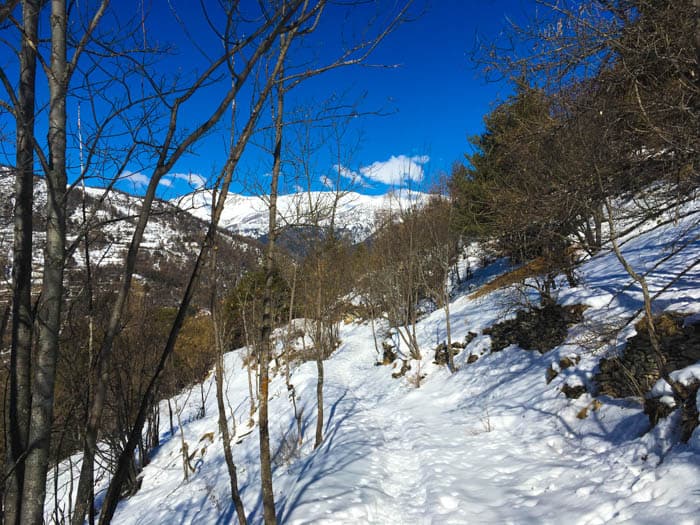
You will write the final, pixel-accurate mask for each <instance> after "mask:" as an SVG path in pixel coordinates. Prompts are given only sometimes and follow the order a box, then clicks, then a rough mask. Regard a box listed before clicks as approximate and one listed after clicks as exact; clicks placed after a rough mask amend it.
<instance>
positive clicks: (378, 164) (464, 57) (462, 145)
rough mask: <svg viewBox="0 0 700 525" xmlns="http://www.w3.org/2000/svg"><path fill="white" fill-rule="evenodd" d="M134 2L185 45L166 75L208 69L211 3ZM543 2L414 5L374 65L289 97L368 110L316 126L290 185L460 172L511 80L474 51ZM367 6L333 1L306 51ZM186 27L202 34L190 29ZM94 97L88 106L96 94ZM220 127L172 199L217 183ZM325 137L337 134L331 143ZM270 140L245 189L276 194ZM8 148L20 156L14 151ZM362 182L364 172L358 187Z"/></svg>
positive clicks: (143, 165)
mask: <svg viewBox="0 0 700 525" xmlns="http://www.w3.org/2000/svg"><path fill="white" fill-rule="evenodd" d="M205 3H206V2H205ZM340 3H341V4H342V2H340ZM345 4H347V2H345ZM378 4H379V5H380V6H381V9H382V12H386V13H389V12H391V10H392V9H395V5H396V2H395V1H394V0H379V1H378ZM83 5H85V4H83ZM88 5H89V2H88ZM120 5H122V4H120ZM124 5H125V4H124ZM134 5H135V6H136V15H137V16H138V14H139V13H138V11H139V10H140V9H141V8H143V12H144V13H145V14H146V15H147V17H146V21H147V24H146V26H145V29H146V38H147V41H148V44H149V45H153V44H165V43H169V44H171V45H172V46H173V53H172V54H171V56H169V57H166V58H163V59H159V61H158V62H157V68H159V73H160V74H163V75H164V76H171V75H175V74H178V73H180V72H183V73H185V74H186V73H187V72H189V71H192V70H194V69H197V68H198V67H199V68H200V69H201V66H199V65H198V64H201V63H203V62H202V61H201V57H202V55H203V54H205V55H210V56H215V55H216V54H217V52H218V51H220V44H219V43H218V41H217V39H216V38H215V37H214V36H213V35H212V34H211V31H209V28H208V26H207V23H206V21H205V20H204V18H203V17H202V16H201V13H200V8H199V2H193V1H190V0H144V1H140V0H139V1H136V2H134ZM120 9H121V8H120ZM532 9H533V2H530V1H528V0H483V1H476V0H416V1H415V4H414V6H413V8H412V11H411V13H410V14H411V16H412V18H414V19H413V20H412V21H410V22H407V23H405V24H402V25H401V26H399V27H398V28H397V29H396V30H395V31H394V32H393V33H392V34H390V35H389V36H388V37H387V38H386V40H385V41H383V42H382V44H381V45H380V47H379V48H378V49H377V50H376V52H375V53H374V54H373V55H372V56H371V57H370V59H369V61H368V64H369V65H367V66H364V67H351V68H343V69H340V70H334V71H331V72H330V73H328V74H324V75H322V76H320V77H316V78H314V79H312V80H311V81H310V82H308V83H305V84H303V85H301V86H300V87H299V88H297V89H296V90H295V91H294V92H292V93H291V94H290V96H289V97H288V99H287V101H286V108H287V109H288V111H289V112H290V115H291V114H296V113H298V112H299V111H302V110H303V111H305V112H312V113H314V112H318V111H319V108H320V107H322V106H323V105H324V104H327V103H328V100H329V99H330V98H331V97H333V103H335V104H338V103H342V104H345V105H348V106H352V113H353V114H354V115H356V116H354V117H348V118H344V119H339V120H337V121H336V124H335V128H333V129H332V130H329V129H328V128H326V129H320V130H315V131H313V132H312V133H311V136H312V138H313V140H314V141H316V142H317V143H316V144H315V145H314V147H315V154H314V158H313V159H312V160H311V162H310V166H311V168H310V171H309V179H306V178H301V179H300V177H299V175H298V171H295V169H294V167H293V166H291V165H290V164H285V166H284V168H283V172H284V174H285V181H284V183H283V186H282V190H283V191H284V192H289V191H294V190H295V188H297V187H304V188H306V187H308V185H309V180H310V184H311V187H312V189H323V188H324V185H331V184H332V183H338V182H340V183H341V184H342V185H344V186H345V187H349V186H352V188H353V189H355V190H357V191H361V192H364V193H370V194H377V193H384V192H386V191H388V190H389V189H391V188H392V187H401V186H405V185H410V186H411V187H413V188H417V189H428V188H429V187H430V186H431V185H432V184H433V183H434V182H435V181H436V180H437V178H438V176H439V175H440V174H441V173H445V172H449V170H450V166H451V165H452V164H453V163H454V162H455V161H459V160H461V159H463V155H464V153H465V152H467V151H468V143H467V137H468V136H470V135H474V134H478V133H479V132H481V131H482V129H483V116H484V115H485V114H486V113H487V112H488V111H489V109H491V108H492V107H493V104H494V103H495V101H497V100H498V99H502V98H504V97H505V96H507V94H508V90H509V88H508V86H507V85H505V84H498V83H487V82H486V81H485V80H484V79H483V76H482V75H481V73H480V72H479V70H478V68H477V66H476V65H475V64H473V63H472V62H471V60H470V54H471V52H472V50H473V49H474V47H475V46H476V45H477V42H478V41H479V40H480V39H483V40H491V39H493V38H495V37H496V36H497V35H498V33H499V31H501V30H502V29H503V27H504V26H505V24H506V23H507V22H506V21H507V19H512V20H515V21H519V20H523V18H524V17H525V16H527V12H528V11H531V10H532ZM174 13H177V18H176V16H175V14H174ZM367 13H368V12H367V10H366V9H365V10H362V9H358V8H355V9H352V10H348V9H347V8H331V9H328V11H327V13H326V15H328V16H327V17H326V18H324V19H323V22H322V24H321V25H320V27H319V29H318V32H317V33H316V34H315V35H314V39H313V40H312V41H311V43H310V44H309V46H308V47H307V48H306V49H305V50H302V51H300V53H303V54H305V55H304V56H305V57H306V58H313V59H318V60H328V59H329V58H330V57H331V56H334V53H335V52H336V50H337V48H338V46H339V44H340V43H341V41H342V40H343V39H346V38H349V37H350V36H352V35H353V34H354V33H355V32H360V31H362V30H364V29H365V27H366V26H367V20H366V17H367ZM133 14H134V13H133V12H132V11H131V10H121V11H120V12H118V13H117V14H116V15H115V17H114V18H107V19H105V20H104V24H103V26H104V31H105V32H106V33H109V31H110V30H111V31H118V30H119V25H120V24H121V23H122V21H121V20H119V17H127V16H131V15H133ZM214 23H217V21H214ZM110 24H111V25H110ZM46 26H47V24H46V25H45V27H46ZM182 27H185V28H186V31H187V33H188V34H189V37H190V38H191V40H189V41H188V40H187V37H186V36H184V35H183V34H182V31H181V29H182ZM133 39H134V42H135V45H138V44H139V41H140V39H142V35H140V34H138V32H137V34H135V35H134V36H133ZM193 43H196V46H197V47H198V48H199V49H195V46H193ZM2 52H4V53H7V49H6V48H3V50H2V51H0V53H2ZM0 59H2V60H3V67H7V65H6V63H7V62H8V61H9V60H10V59H9V58H7V56H5V57H3V56H2V54H0ZM378 65H383V66H387V65H388V66H392V67H376V66H378ZM373 66H374V67H373ZM394 66H395V67H394ZM224 87H225V86H220V87H219V88H218V89H220V90H223V89H224ZM41 89H43V88H41V87H40V90H41ZM216 93H217V87H216V86H213V87H210V88H209V89H208V90H207V91H206V92H205V93H203V94H202V96H200V97H199V99H197V100H195V102H194V104H192V105H191V106H189V107H188V108H187V110H186V111H185V112H184V114H183V117H184V118H183V122H182V124H183V125H185V126H187V125H188V124H190V125H194V124H195V123H196V122H197V118H198V117H199V118H201V116H202V115H203V114H205V112H206V111H207V108H210V107H211V101H212V98H211V97H212V96H215V95H216ZM44 96H45V95H44ZM109 96H110V94H109V93H106V97H107V98H109ZM245 96H246V94H245V93H244V94H243V97H245ZM39 98H41V96H40V97H39ZM82 104H83V108H84V109H83V113H84V114H85V112H86V111H88V110H86V109H85V105H86V104H87V102H85V101H83V102H82ZM75 111H76V104H75V102H73V104H72V105H70V106H69V120H70V121H71V126H72V127H73V129H72V130H69V133H70V132H71V131H72V132H73V134H75V123H74V122H73V121H74V120H75ZM379 114H381V116H380V115H379ZM84 119H85V117H84ZM188 119H191V120H192V122H191V123H190V122H188ZM37 127H38V130H37V136H39V137H42V136H44V134H45V131H42V124H41V122H40V120H38V121H37ZM219 131H220V132H215V133H212V134H211V135H210V136H208V137H207V138H206V139H205V140H203V141H201V142H199V143H198V144H197V146H196V147H195V148H194V149H193V151H192V152H191V153H190V154H187V155H185V156H184V157H183V158H182V159H181V160H180V161H179V162H178V163H177V164H176V166H175V167H174V168H173V170H172V171H173V173H172V174H171V175H169V176H167V177H166V178H165V180H164V183H163V184H162V185H161V187H160V196H161V197H164V198H169V197H174V196H176V195H180V194H182V193H184V192H187V191H191V190H192V189H193V188H196V187H199V186H201V185H202V184H204V183H205V182H206V181H207V180H211V178H212V176H213V174H214V173H216V172H217V170H218V169H219V168H220V167H221V165H222V164H223V162H224V160H225V158H224V153H225V143H226V138H225V133H223V131H222V130H221V129H219ZM84 133H86V132H85V131H84ZM298 135H299V130H298V129H297V130H294V129H290V130H289V132H288V134H287V141H286V148H287V152H288V153H289V154H290V155H289V157H290V158H291V157H294V156H295V155H297V154H298V152H299V150H300V147H299V141H298ZM321 135H324V136H325V139H324V140H321V138H320V137H321ZM74 142H75V141H74ZM269 142H270V138H269V134H265V133H260V134H258V135H256V136H255V137H254V140H253V143H252V144H251V146H250V147H249V148H248V149H247V151H246V153H245V155H244V157H243V158H242V160H241V163H240V165H239V167H238V169H237V171H236V178H235V183H234V187H233V188H232V189H233V191H236V192H241V193H255V192H261V191H264V190H265V187H266V186H267V184H268V180H269V179H268V177H267V174H268V173H269V171H270V155H269V153H268V152H267V151H265V147H264V146H265V145H266V144H269ZM73 145H74V149H73V153H72V155H73V157H74V159H73V164H74V166H76V167H77V164H78V162H77V160H76V159H77V148H75V143H74V144H73ZM261 146H262V147H261ZM6 151H10V149H8V148H6ZM6 156H7V157H8V158H11V155H7V153H6ZM73 171H75V170H73ZM126 174H127V175H129V176H128V177H127V180H124V181H122V182H121V183H120V186H119V187H120V188H121V189H123V190H126V191H129V192H134V193H139V192H141V191H142V190H143V188H144V187H145V182H146V181H147V180H148V179H147V177H148V176H149V161H148V159H145V160H142V161H141V162H140V163H139V164H135V163H132V164H130V165H129V166H128V167H127V173H126ZM350 178H354V182H353V183H352V184H350V182H349V181H350ZM89 183H90V182H89Z"/></svg>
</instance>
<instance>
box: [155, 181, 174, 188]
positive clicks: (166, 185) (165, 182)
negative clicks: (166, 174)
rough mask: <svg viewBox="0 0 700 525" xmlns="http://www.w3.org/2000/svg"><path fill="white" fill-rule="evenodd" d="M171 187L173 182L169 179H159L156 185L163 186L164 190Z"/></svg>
mask: <svg viewBox="0 0 700 525" xmlns="http://www.w3.org/2000/svg"><path fill="white" fill-rule="evenodd" d="M172 185H173V181H172V180H171V179H161V181H160V182H159V183H158V186H163V187H164V188H169V187H171V186H172Z"/></svg>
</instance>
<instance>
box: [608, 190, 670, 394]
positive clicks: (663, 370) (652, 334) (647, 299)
mask: <svg viewBox="0 0 700 525" xmlns="http://www.w3.org/2000/svg"><path fill="white" fill-rule="evenodd" d="M605 209H606V211H607V215H608V216H607V219H608V225H609V227H610V243H611V244H612V247H613V252H614V253H615V256H616V257H617V260H618V261H619V262H620V264H622V266H623V268H624V269H625V271H626V272H627V273H628V274H629V276H630V277H631V278H632V279H633V280H634V281H636V282H637V283H638V284H639V286H640V287H641V289H642V297H643V298H644V321H645V324H646V326H647V332H648V333H649V341H650V342H651V346H652V349H653V350H654V359H655V360H656V366H657V368H658V369H659V375H660V376H661V377H662V379H664V380H665V381H666V382H667V383H668V384H669V386H670V387H671V390H673V393H674V394H675V396H676V397H677V398H678V399H683V392H682V391H681V389H680V388H679V387H678V384H677V383H676V382H675V381H674V380H673V379H671V376H670V374H669V372H668V367H667V366H666V357H665V356H664V354H663V352H662V351H661V343H660V341H659V336H658V334H657V333H656V327H655V326H654V317H653V312H652V299H651V294H650V293H649V287H648V286H647V281H646V279H645V278H644V276H643V275H640V274H638V273H637V272H636V271H635V270H634V268H632V265H630V263H629V261H627V259H626V258H625V256H624V255H623V254H622V251H621V250H620V246H619V244H618V239H617V231H616V228H615V221H614V216H613V211H612V205H611V204H610V201H609V200H607V199H606V201H605Z"/></svg>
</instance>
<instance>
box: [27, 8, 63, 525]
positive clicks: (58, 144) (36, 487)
mask: <svg viewBox="0 0 700 525" xmlns="http://www.w3.org/2000/svg"><path fill="white" fill-rule="evenodd" d="M67 27H68V22H67V12H66V4H65V0H52V1H51V65H50V71H49V74H48V81H49V135H48V139H49V163H50V164H49V170H48V171H47V173H46V186H47V210H46V211H47V213H46V248H45V250H44V274H43V282H42V292H41V300H40V302H39V308H38V312H37V313H38V338H39V344H38V349H37V351H36V359H35V363H33V365H32V369H33V376H34V377H33V382H32V406H31V423H30V431H29V442H28V447H29V448H28V454H27V461H26V466H25V473H24V487H23V494H22V522H23V523H42V522H43V514H44V499H45V497H46V473H47V469H48V460H49V444H50V436H51V423H52V419H53V399H54V384H55V378H56V362H57V358H58V346H59V331H60V327H61V305H62V302H63V268H64V251H65V244H66V217H65V198H66V92H67V82H68V67H67V61H66V44H67Z"/></svg>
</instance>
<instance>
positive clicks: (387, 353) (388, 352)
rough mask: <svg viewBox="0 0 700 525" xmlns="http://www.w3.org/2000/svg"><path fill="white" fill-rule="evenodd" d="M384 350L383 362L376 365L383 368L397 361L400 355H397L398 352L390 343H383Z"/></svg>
mask: <svg viewBox="0 0 700 525" xmlns="http://www.w3.org/2000/svg"><path fill="white" fill-rule="evenodd" d="M382 349H383V354H382V360H381V361H380V362H377V363H374V364H375V365H376V366H382V365H385V366H386V365H390V364H391V363H393V362H394V361H396V358H397V357H398V354H397V353H396V350H394V347H393V346H391V345H390V344H389V343H387V342H386V341H384V342H383V343H382Z"/></svg>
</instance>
